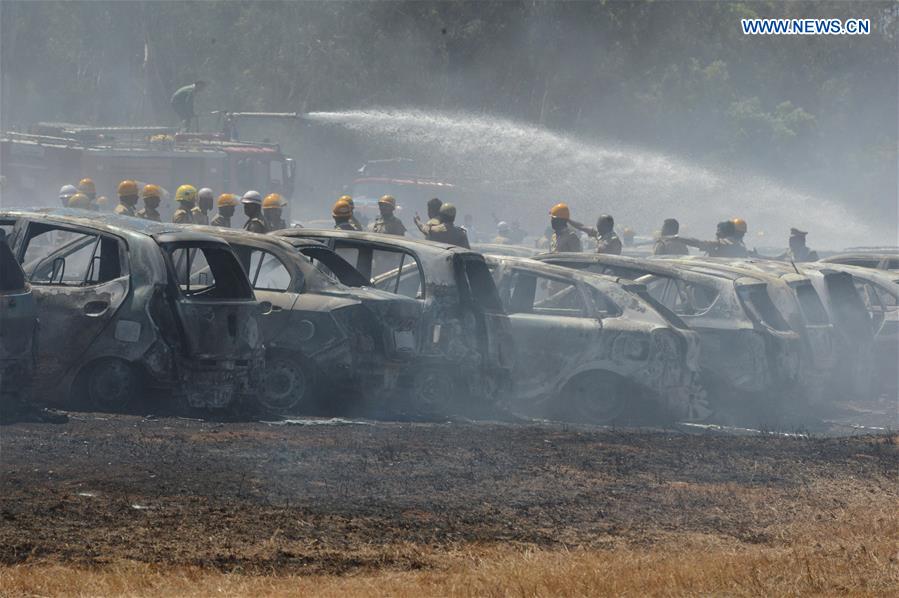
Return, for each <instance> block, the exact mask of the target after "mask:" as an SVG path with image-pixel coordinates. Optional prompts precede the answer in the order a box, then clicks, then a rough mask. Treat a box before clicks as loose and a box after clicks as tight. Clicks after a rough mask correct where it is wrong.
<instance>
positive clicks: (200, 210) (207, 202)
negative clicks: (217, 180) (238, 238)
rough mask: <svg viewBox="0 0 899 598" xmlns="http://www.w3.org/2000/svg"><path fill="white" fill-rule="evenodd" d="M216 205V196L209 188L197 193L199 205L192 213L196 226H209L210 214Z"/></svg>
mask: <svg viewBox="0 0 899 598" xmlns="http://www.w3.org/2000/svg"><path fill="white" fill-rule="evenodd" d="M214 203H215V195H214V194H213V193H212V189H210V188H209V187H203V188H202V189H200V190H199V191H197V205H196V207H195V208H193V209H192V210H191V211H190V215H191V216H192V217H193V219H194V224H209V212H210V211H211V210H212V204H214Z"/></svg>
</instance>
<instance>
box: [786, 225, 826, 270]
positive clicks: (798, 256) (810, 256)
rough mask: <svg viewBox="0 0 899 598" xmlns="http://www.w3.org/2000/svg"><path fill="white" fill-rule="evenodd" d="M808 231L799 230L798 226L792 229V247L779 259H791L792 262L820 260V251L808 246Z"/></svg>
mask: <svg viewBox="0 0 899 598" xmlns="http://www.w3.org/2000/svg"><path fill="white" fill-rule="evenodd" d="M806 235H808V232H806V231H804V230H799V229H798V228H791V229H790V249H789V250H788V251H787V252H786V253H785V254H783V255H781V256H780V257H779V258H778V259H782V260H789V261H791V262H816V261H818V252H817V251H813V250H811V249H809V248H808V246H807V245H806V244H805V237H806Z"/></svg>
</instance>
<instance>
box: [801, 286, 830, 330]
mask: <svg viewBox="0 0 899 598" xmlns="http://www.w3.org/2000/svg"><path fill="white" fill-rule="evenodd" d="M796 296H797V297H799V305H800V307H801V308H802V313H803V314H805V319H806V321H807V322H808V323H809V324H829V323H830V318H828V317H827V310H825V309H824V304H823V303H821V298H820V297H818V293H816V292H815V289H814V288H813V287H812V285H811V283H807V284H799V285H797V286H796Z"/></svg>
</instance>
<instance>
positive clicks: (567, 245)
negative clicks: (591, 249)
mask: <svg viewBox="0 0 899 598" xmlns="http://www.w3.org/2000/svg"><path fill="white" fill-rule="evenodd" d="M583 250H584V249H583V247H581V240H580V238H578V236H577V233H576V232H574V229H573V228H571V227H570V226H567V225H566V226H565V228H564V229H562V231H561V232H559V231H556V230H553V236H552V239H550V241H549V251H550V253H565V252H572V253H579V252H581V251H583Z"/></svg>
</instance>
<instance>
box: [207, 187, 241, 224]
mask: <svg viewBox="0 0 899 598" xmlns="http://www.w3.org/2000/svg"><path fill="white" fill-rule="evenodd" d="M238 203H240V202H238V201H237V196H236V195H234V194H233V193H222V194H221V195H219V198H218V202H217V204H218V209H219V213H218V214H216V216H215V218H213V219H212V222H210V223H209V224H211V225H212V226H220V227H222V228H231V217H232V216H234V209H235V208H236V207H237V204H238Z"/></svg>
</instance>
